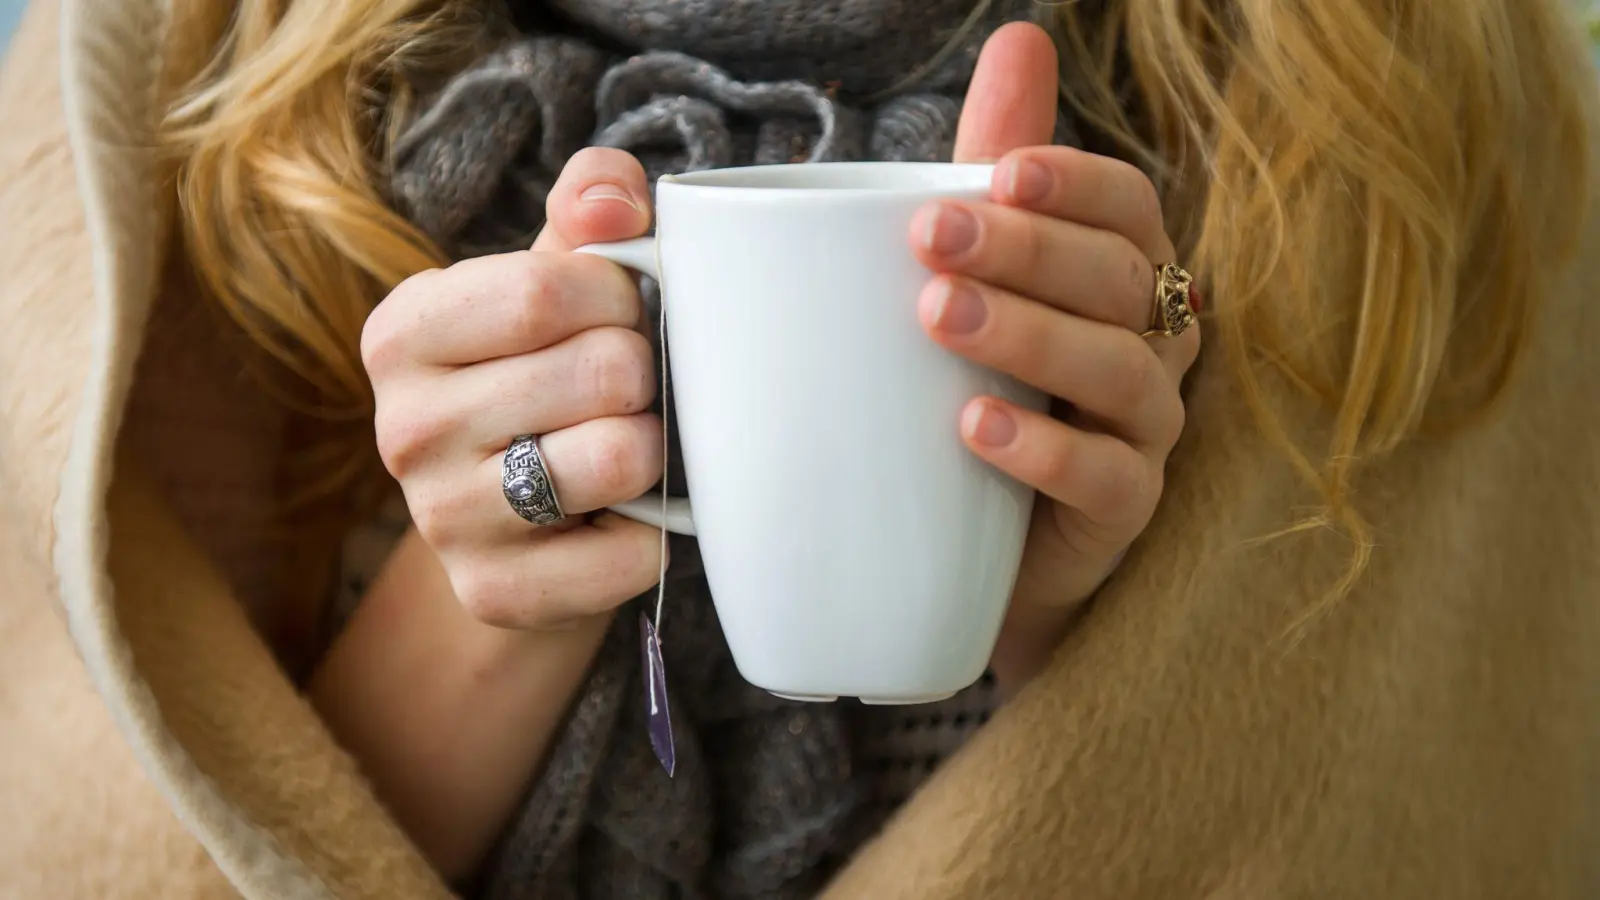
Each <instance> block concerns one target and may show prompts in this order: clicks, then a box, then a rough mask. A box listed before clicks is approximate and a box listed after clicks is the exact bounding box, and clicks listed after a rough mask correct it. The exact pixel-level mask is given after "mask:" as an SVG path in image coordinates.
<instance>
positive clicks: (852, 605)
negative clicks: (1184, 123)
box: [581, 163, 1045, 704]
mask: <svg viewBox="0 0 1600 900" xmlns="http://www.w3.org/2000/svg"><path fill="white" fill-rule="evenodd" d="M991 174H992V167H989V166H979V165H956V164H941V163H820V164H802V165H781V166H754V167H748V168H741V169H720V170H713V171H704V172H695V173H692V174H688V175H669V176H666V177H663V178H662V179H661V180H660V182H659V184H658V187H657V191H656V236H655V237H651V238H640V239H637V240H632V241H624V242H621V243H616V244H599V245H591V246H588V247H583V248H581V252H585V253H593V254H596V255H599V256H603V257H606V258H608V259H611V260H613V261H615V262H618V263H620V264H622V265H624V266H628V267H630V268H633V269H636V270H638V271H641V272H644V273H647V274H649V275H650V276H651V277H653V278H655V279H656V280H657V281H658V282H660V284H661V290H662V298H663V300H662V302H663V303H664V304H665V306H666V319H667V338H668V341H667V347H668V355H669V360H670V367H671V376H672V386H673V397H674V415H675V416H676V421H677V425H678V431H679V437H680V440H681V444H682V452H683V463H684V468H685V472H686V475H687V478H688V488H689V494H690V497H691V500H692V512H691V507H690V502H688V501H683V500H680V499H676V498H674V499H673V500H671V501H669V502H668V503H667V504H666V510H667V512H666V517H665V520H664V521H663V519H662V509H663V503H662V499H661V497H660V496H659V495H655V496H647V497H643V498H640V499H639V500H635V501H633V502H631V503H626V504H622V505H620V506H618V507H616V509H617V511H618V512H621V513H623V514H624V515H627V516H629V517H631V518H634V519H637V520H639V521H643V522H647V523H650V524H653V525H656V526H658V527H666V528H668V529H670V530H671V531H674V532H677V533H679V534H691V535H696V536H697V537H698V538H699V543H700V553H701V556H702V558H703V560H704V563H705V573H706V578H707V581H708V583H709V585H710V588H711V596H712V600H713V602H714V603H715V605H716V609H717V615H718V618H720V619H721V620H722V628H723V632H724V634H725V635H726V637H727V640H728V645H729V647H730V648H731V649H732V651H733V658H734V661H735V663H736V664H737V665H738V668H739V672H740V673H741V674H742V675H743V676H744V677H745V678H746V679H747V680H749V681H750V683H752V684H754V685H756V686H758V687H761V688H764V689H766V690H768V691H770V692H772V693H774V694H778V695H781V696H785V697H790V698H796V699H804V700H819V701H826V700H833V699H836V698H838V697H840V696H851V697H859V698H860V699H861V700H862V702H865V703H884V704H891V703H924V702H929V701H932V700H938V699H942V698H944V697H946V696H949V695H951V694H953V693H955V692H957V691H959V690H960V689H962V688H964V687H966V686H967V685H970V684H972V683H973V682H974V681H976V680H977V679H978V678H979V677H980V676H981V675H982V674H983V671H984V668H985V667H986V665H987V663H988V659H989V656H990V654H991V653H992V651H993V648H994V643H995V639H996V637H997V635H998V633H999V629H1000V623H1001V620H1002V618H1003V617H1004V615H1005V611H1006V606H1007V604H1008V603H1009V601H1010V597H1011V591H1012V588H1013V586H1014V584H1015V581H1016V576H1017V568H1018V564H1019V562H1020V559H1021V555H1022V547H1023V539H1024V536H1025V535H1026V532H1027V528H1028V521H1029V513H1030V512H1031V510H1032V506H1033V497H1034V494H1033V491H1032V490H1030V489H1029V488H1027V487H1025V486H1024V485H1022V484H1020V483H1019V482H1017V481H1015V480H1013V479H1011V478H1009V477H1008V476H1006V475H1003V474H1002V473H1000V472H999V471H998V470H996V469H994V468H993V467H992V466H990V465H988V464H987V463H985V462H983V461H982V460H980V459H978V458H977V457H976V456H974V455H972V453H971V452H970V451H969V450H968V449H967V448H966V447H965V445H963V443H962V442H961V439H960V433H959V431H958V421H959V416H960V411H961V409H962V407H963V406H964V405H965V404H966V403H967V402H968V401H969V400H971V399H972V398H974V397H977V396H979V395H993V396H999V397H1003V398H1006V399H1009V400H1011V401H1012V402H1015V403H1018V404H1021V405H1023V406H1026V407H1029V408H1032V409H1043V408H1044V404H1045V398H1044V397H1043V395H1041V394H1040V393H1038V392H1037V391H1034V390H1032V389H1031V388H1027V387H1024V386H1022V385H1021V384H1019V383H1018V382H1016V381H1015V380H1013V379H1011V378H1009V377H1006V376H1002V375H1000V374H998V373H996V372H994V371H992V370H989V369H986V368H984V367H982V366H979V365H976V364H974V363H971V362H969V361H967V360H964V359H962V358H960V357H958V356H956V355H954V354H952V353H950V352H949V351H947V350H945V349H943V348H941V347H939V346H938V345H937V344H935V343H934V342H933V340H932V339H930V338H929V337H928V335H927V334H926V333H925V332H924V331H923V329H922V326H921V325H920V324H919V321H918V318H917V312H916V304H917V297H918V295H919V294H920V293H921V292H922V290H923V288H924V287H925V286H926V285H927V283H928V281H929V279H930V278H931V277H932V273H930V272H929V271H928V270H927V269H926V268H924V267H923V266H922V265H921V264H920V263H918V262H917V260H916V258H915V257H914V256H913V255H912V251H911V246H910V226H911V219H912V216H913V214H914V213H915V212H916V210H917V209H918V208H920V207H921V206H923V205H924V204H926V203H927V202H929V201H931V200H934V199H937V198H959V199H972V200H976V199H980V198H982V197H984V196H986V195H987V194H988V190H989V182H990V177H991ZM671 617H672V616H671V608H670V607H669V608H668V609H667V610H666V621H667V624H666V627H667V628H668V629H670V628H671Z"/></svg>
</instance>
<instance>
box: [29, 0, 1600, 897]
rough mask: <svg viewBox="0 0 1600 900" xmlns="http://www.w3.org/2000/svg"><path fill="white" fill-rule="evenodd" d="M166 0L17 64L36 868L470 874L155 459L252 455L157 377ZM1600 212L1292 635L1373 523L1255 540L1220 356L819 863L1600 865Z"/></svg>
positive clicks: (1318, 889)
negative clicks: (1527, 328)
mask: <svg viewBox="0 0 1600 900" xmlns="http://www.w3.org/2000/svg"><path fill="white" fill-rule="evenodd" d="M166 19H167V9H166V6H165V4H164V3H163V2H161V0H122V2H119V3H99V2H93V0H40V2H37V3H35V4H34V8H33V9H32V11H31V12H30V14H29V16H28V19H27V21H26V24H25V25H24V28H23V30H22V32H21V33H20V34H19V36H18V37H17V38H16V41H15V43H14V44H13V46H12V49H11V51H10V54H9V58H8V59H7V60H6V68H5V73H4V76H3V80H0V121H4V122H5V123H6V126H7V127H6V128H5V129H3V130H0V231H3V239H0V322H3V323H4V325H5V327H4V328H0V485H3V487H4V489H3V490H0V586H3V587H0V812H3V815H0V897H6V898H10V897H27V898H38V897H51V898H57V897H60V898H124V897H127V898H156V897H160V898H176V900H189V898H213V897H228V896H235V895H242V896H246V897H251V898H300V897H307V898H327V897H340V898H384V900H392V898H442V897H447V896H449V892H448V890H447V888H446V887H445V886H444V885H443V884H441V883H440V881H439V880H438V879H437V878H436V877H435V876H434V875H433V874H432V872H431V871H430V870H429V868H428V867H427V865H426V864H425V863H424V862H423V860H422V859H421V858H420V856H419V855H418V854H417V852H416V850H415V849H414V848H413V847H412V846H411V845H410V844H409V843H408V842H407V841H406V840H405V838H404V837H403V835H402V834H401V833H400V831H399V829H398V828H397V827H396V826H395V825H394V824H393V822H392V821H391V820H390V819H389V818H388V817H387V816H386V814H385V813H384V811H383V809H382V807H381V806H380V805H379V804H378V803H377V802H376V801H375V800H374V798H373V796H372V795H371V793H370V791H369V789H368V788H367V786H366V785H365V784H364V782H363V781H362V779H361V777H360V775H359V772H358V770H357V768H356V766H355V765H354V764H353V763H352V761H351V760H349V759H348V758H347V757H346V756H345V755H344V754H342V753H341V752H340V751H339V750H338V748H337V746H336V745H335V744H334V742H333V741H332V739H331V738H330V737H329V736H328V734H327V733H326V731H325V730H324V729H323V728H322V727H321V726H320V725H319V723H318V721H317V718H316V716H315V715H314V714H313V712H312V711H311V709H310V708H309V707H308V705H307V704H306V703H305V702H304V701H303V700H302V699H301V698H300V697H299V696H298V694H297V693H296V691H295V689H294V687H293V685H292V684H291V683H290V682H289V680H288V679H286V678H285V677H284V676H283V674H282V670H281V669H280V667H279V664H278V662H277V661H276V660H275V658H274V656H273V654H272V653H271V652H270V651H269V649H268V646H267V643H266V641H265V640H264V639H263V637H262V635H263V633H266V632H267V631H269V629H267V628H265V627H263V626H262V625H261V624H260V623H261V621H262V619H263V615H258V616H257V617H256V619H255V620H254V621H252V618H251V616H249V615H247V613H246V603H245V602H244V601H245V599H246V598H243V597H241V596H239V595H238V592H236V591H234V590H233V589H232V588H230V587H229V578H228V577H226V573H224V572H223V571H221V570H220V569H219V568H218V567H217V566H216V565H215V564H214V563H213V562H212V561H211V559H212V555H211V552H210V551H208V550H207V549H206V547H207V541H208V540H211V539H212V538H209V537H207V536H204V535H200V536H197V535H194V534H192V533H190V532H189V531H188V530H186V529H185V528H184V527H183V526H182V524H181V520H180V518H179V517H178V516H177V514H176V513H175V512H174V504H175V501H176V498H177V497H178V496H179V495H180V491H179V490H178V488H177V487H175V486H174V485H173V484H172V483H171V478H170V477H158V476H157V475H155V474H153V473H154V472H155V470H156V469H157V468H158V465H157V463H156V462H154V461H153V460H156V459H158V458H159V457H160V456H161V454H159V453H156V454H154V455H152V451H151V448H152V447H155V448H160V449H164V450H165V451H166V452H167V453H169V454H171V455H172V456H173V457H175V458H179V459H187V458H193V459H195V460H198V461H202V462H203V461H204V460H205V459H208V458H210V459H213V460H214V459H215V457H214V455H211V454H197V453H195V452H194V448H191V447H186V446H181V445H179V444H178V443H177V442H174V441H169V443H168V446H166V447H165V448H161V444H160V440H159V437H160V436H159V434H154V435H153V434H152V432H151V430H150V428H149V427H148V426H147V425H146V426H141V425H140V419H139V416H138V413H137V410H138V408H139V407H138V406H137V404H133V403H132V402H131V398H132V397H134V396H136V395H137V394H138V389H139V386H140V384H141V383H147V382H148V379H150V378H152V377H155V376H154V374H153V373H155V372H158V371H159V370H160V369H161V367H162V366H163V365H166V364H168V363H169V362H170V360H169V359H168V358H169V357H170V356H171V354H160V353H151V352H148V351H150V348H153V347H161V346H169V345H170V344H171V342H172V341H174V340H175V338H174V337H173V335H175V334H180V333H181V330H180V327H179V323H181V322H183V321H184V320H185V313H186V311H191V310H192V309H193V308H194V305H195V301H194V299H193V296H192V294H190V293H188V292H186V291H184V290H183V289H182V284H181V281H180V280H177V279H169V278H166V277H164V274H163V273H164V262H165V261H166V260H167V259H168V258H169V254H170V253H171V252H172V249H173V245H172V241H171V237H172V236H171V230H170V226H171V214H170V213H171V209H172V203H171V200H170V198H169V197H168V196H166V189H165V188H164V187H163V185H164V184H165V182H164V180H163V178H162V172H161V171H160V170H159V169H158V168H157V166H156V161H155V157H154V156H153V154H152V153H151V152H150V151H149V149H148V148H149V147H150V146H151V142H150V136H151V133H152V127H153V124H154V122H155V116H156V108H155V104H154V98H155V96H156V92H157V87H158V84H159V81H160V79H161V77H162V71H161V68H160V61H161V60H162V59H163V56H164V52H165V41H166V40H167V35H166V24H167V22H166ZM1590 232H1591V233H1590V234H1589V236H1588V238H1587V239H1586V241H1585V245H1584V247H1583V248H1582V251H1581V253H1580V255H1579V257H1578V259H1579V263H1578V264H1577V265H1576V267H1575V268H1574V269H1573V270H1572V271H1570V272H1568V273H1565V274H1564V275H1563V279H1564V281H1563V289H1562V290H1561V291H1560V292H1559V294H1558V296H1556V297H1555V298H1554V300H1553V302H1552V304H1551V305H1550V307H1549V308H1548V310H1547V312H1546V315H1545V316H1544V318H1543V319H1542V324H1541V326H1540V329H1539V331H1538V332H1537V334H1536V335H1535V338H1534V347H1533V352H1532V353H1531V354H1530V357H1529V363H1528V365H1527V366H1526V367H1525V368H1524V370H1523V371H1522V373H1521V375H1520V377H1519V379H1518V381H1517V383H1516V386H1515V388H1514V390H1513V392H1512V395H1511V396H1509V397H1508V398H1507V402H1506V403H1505V404H1504V405H1503V406H1502V407H1501V408H1500V409H1499V411H1498V412H1497V414H1496V415H1495V416H1494V417H1493V418H1492V419H1491V420H1489V421H1487V422H1486V423H1484V424H1483V425H1481V426H1479V427H1477V428H1476V429H1475V430H1473V431H1471V432H1468V433H1466V434H1464V435H1459V436H1455V437H1452V438H1449V439H1447V440H1418V441H1415V442H1413V443H1412V444H1410V445H1408V446H1407V447H1406V448H1404V449H1403V450H1402V451H1401V452H1399V453H1398V454H1397V455H1395V456H1394V457H1393V458H1391V459H1389V460H1387V461H1385V462H1384V463H1382V464H1381V465H1380V466H1377V467H1376V468H1375V469H1374V470H1373V471H1371V472H1370V474H1369V475H1368V476H1367V477H1366V478H1365V479H1364V480H1363V482H1362V484H1361V493H1360V497H1361V502H1362V503H1363V504H1364V506H1365V507H1366V510H1367V512H1368V514H1369V515H1370V516H1371V517H1372V519H1373V520H1374V522H1375V523H1376V524H1377V526H1378V528H1379V529H1380V534H1381V538H1382V541H1381V546H1380V548H1379V550H1378V553H1377V556H1376V558H1375V561H1374V564H1373V567H1372V570H1371V572H1370V573H1369V574H1368V576H1367V577H1366V578H1365V579H1364V580H1363V581H1362V583H1361V586H1360V588H1359V590H1358V591H1357V592H1356V593H1355V594H1354V595H1353V596H1352V597H1350V598H1349V600H1347V601H1346V602H1345V603H1344V604H1343V605H1341V606H1340V607H1339V608H1338V609H1337V610H1336V611H1335V612H1334V613H1333V614H1332V615H1331V616H1330V617H1329V618H1328V619H1327V620H1326V621H1324V622H1323V623H1322V624H1321V625H1320V626H1319V627H1318V628H1317V629H1315V630H1314V631H1312V632H1311V633H1310V635H1309V636H1308V637H1307V638H1306V639H1305V640H1304V641H1302V642H1301V643H1299V644H1297V645H1293V646H1289V645H1286V644H1284V643H1283V642H1282V641H1281V640H1280V638H1281V637H1282V635H1283V633H1284V630H1285V628H1286V627H1287V626H1288V625H1289V624H1290V622H1291V621H1292V620H1293V617H1294V615H1295V614H1296V612H1298V611H1299V610H1301V609H1303V608H1304V605H1305V604H1306V603H1308V602H1310V600H1311V599H1312V598H1314V597H1315V596H1317V595H1318V594H1319V593H1320V591H1322V590H1323V589H1324V588H1325V587H1326V586H1327V585H1328V584H1329V583H1331V581H1332V580H1333V579H1334V578H1336V577H1337V574H1338V572H1339V570H1340V567H1341V566H1342V565H1343V563H1344V560H1345V555H1346V552H1347V550H1348V547H1347V546H1345V545H1344V544H1343V543H1342V542H1341V541H1340V540H1339V539H1338V538H1337V537H1335V536H1332V535H1324V534H1308V535H1304V536H1301V537H1298V538H1292V539H1284V540H1278V541H1273V542H1267V543H1261V542H1256V541H1253V539H1254V538H1257V537H1259V536H1261V535H1264V534H1268V533H1271V532H1273V531H1275V530H1277V529H1278V528H1280V527H1282V526H1283V525H1284V524H1285V523H1286V522H1287V521H1289V517H1290V516H1291V515H1292V514H1293V510H1294V509H1295V508H1297V507H1300V506H1303V505H1304V504H1305V503H1307V502H1308V501H1309V499H1310V498H1308V497H1307V496H1306V495H1305V494H1304V491H1303V488H1302V487H1301V486H1300V484H1299V482H1298V481H1297V479H1296V477H1295V475H1294V473H1293V472H1292V471H1290V469H1289V467H1288V465H1287V464H1286V463H1285V462H1284V461H1283V459H1282V458H1281V456H1280V455H1279V454H1278V452H1277V451H1275V450H1274V449H1273V448H1271V447H1269V446H1267V445H1266V443H1265V442H1264V441H1263V440H1262V439H1261V438H1259V437H1258V436H1257V434H1256V432H1255V430H1254V429H1253V428H1252V427H1251V426H1250V424H1249V418H1248V415H1247V413H1246V410H1245V409H1244V408H1243V407H1242V405H1241V403H1240V400H1239V398H1238V395H1237V392H1236V391H1234V390H1233V389H1232V385H1231V384H1230V383H1229V378H1228V375H1227V372H1226V369H1225V368H1224V367H1223V366H1221V365H1217V364H1215V363H1214V357H1212V358H1210V359H1206V360H1202V363H1201V365H1200V367H1199V370H1198V371H1197V373H1196V374H1195V375H1194V376H1193V384H1192V385H1191V392H1190V396H1189V410H1190V421H1191V427H1190V430H1189V433H1188V435H1187V436H1186V438H1185V440H1184V442H1183V443H1182V445H1181V446H1180V447H1179V449H1178V451H1177V454H1176V455H1175V457H1174V459H1173V461H1172V466H1171V476H1170V481H1169V483H1168V486H1167V496H1166V498H1165V500H1164V503H1163V506H1162V510H1161V512H1160V513H1159V515H1158V517H1157V519H1156V521H1155V522H1154V524H1153V525H1152V526H1151V528H1150V530H1149V531H1148V532H1147V534H1146V535H1145V537H1144V539H1142V540H1141V541H1140V543H1139V544H1138V545H1137V546H1136V547H1135V549H1134V551H1133V552H1132V553H1131V554H1130V556H1129V557H1128V559H1127V560H1126V562H1125V563H1124V565H1123V567H1122V568H1121V570H1120V571H1119V572H1118V574H1117V575H1116V577H1115V578H1114V580H1113V581H1112V582H1111V583H1110V584H1108V585H1107V587H1106V588H1105V590H1104V591H1103V592H1102V593H1101V594H1100V595H1099V597H1098V598H1097V600H1096V602H1095V603H1094V605H1093V606H1092V608H1090V609H1089V610H1088V611H1087V612H1086V614H1085V615H1084V616H1083V617H1082V619H1081V622H1080V624H1078V625H1077V626H1076V628H1075V629H1074V631H1073V632H1072V633H1071V635H1070V636H1069V637H1068V639H1067V640H1066V641H1065V643H1064V644H1063V646H1062V647H1061V649H1060V652H1059V653H1058V654H1057V656H1056V658H1055V660H1054V662H1053V663H1052V665H1051V666H1050V667H1049V668H1048V669H1047V671H1046V672H1044V673H1043V674H1042V675H1041V676H1040V677H1039V678H1038V679H1036V680H1035V682H1034V683H1033V684H1032V685H1031V686H1030V687H1028V688H1027V689H1026V690H1025V691H1024V692H1023V693H1022V694H1021V696H1019V697H1018V698H1017V699H1016V700H1014V701H1013V702H1012V703H1011V704H1009V705H1008V706H1007V707H1006V708H1004V709H1003V710H1002V711H1001V712H1000V713H999V714H998V715H996V717H995V718H994V719H993V720H992V721H991V722H990V723H989V724H988V725H987V726H986V727H985V728H983V729H982V730H981V731H980V732H979V733H978V734H977V735H976V736H975V737H974V738H973V739H972V741H971V742H969V743H968V745H967V746H966V747H965V748H964V749H963V750H962V752H961V753H960V754H958V755H957V756H956V757H955V758H954V759H952V760H951V761H950V762H949V763H947V764H946V765H945V766H944V767H943V769H942V770H940V771H939V772H938V773H936V775H935V776H934V777H933V778H932V780H931V781H930V782H929V783H928V784H927V785H926V786H925V787H924V789H923V790H922V791H921V792H920V793H919V794H918V795H917V796H916V797H915V798H913V799H912V801H911V802H910V803H908V804H907V805H906V806H905V807H903V808H902V809H901V810H900V812H899V814H898V815H897V816H896V817H895V818H894V820H893V821H891V822H890V823H889V824H888V825H887V826H886V828H885V830H884V831H883V832H882V834H881V835H880V836H879V837H878V838H876V839H875V840H874V841H873V842H872V843H871V844H870V845H868V846H867V847H866V848H865V849H864V850H863V851H862V852H861V853H860V854H859V855H858V856H857V858H856V859H855V860H854V861H853V862H852V864H851V865H850V866H849V867H847V868H846V869H845V870H844V871H843V872H842V873H841V874H840V875H839V876H838V877H837V878H836V879H835V881H834V882H833V883H832V885H831V886H830V887H829V888H828V889H827V891H826V892H825V893H824V895H823V896H824V898H826V900H868V898H870V900H913V898H915V900H968V898H972V900H976V898H994V897H998V898H1037V897H1071V898H1078V900H1095V898H1168V897H1190V896H1206V897H1211V898H1246V897H1250V898H1255V897H1352V898H1370V897H1402V898H1410V897H1416V898H1433V897H1452V898H1475V897H1485V898H1487V897H1516V898H1574V900H1576V898H1590V897H1595V896H1600V852H1596V848H1597V847H1600V417H1597V416H1595V415H1594V400H1593V399H1592V398H1593V385H1594V384H1595V383H1596V382H1597V381H1600V353H1596V352H1595V350H1594V348H1595V347H1596V346H1600V313H1597V312H1596V311H1595V309H1596V308H1595V305H1594V303H1593V298H1594V297H1595V296H1596V294H1597V291H1600V223H1597V225H1596V226H1591V229H1590ZM1219 302H1220V301H1219ZM162 342H167V343H165V344H163V343H162ZM1217 350H1218V347H1217V344H1216V342H1215V341H1213V342H1212V345H1211V346H1210V347H1209V348H1208V350H1207V353H1208V354H1215V353H1216V352H1217ZM198 352H199V351H197V353H198ZM142 353H145V354H146V355H145V358H144V362H143V364H141V363H140V358H141V354H142ZM201 358H204V357H203V356H196V357H194V358H193V359H201ZM193 359H191V360H190V362H192V361H193ZM221 365H222V366H223V368H222V369H221V370H220V374H222V375H228V374H230V373H229V371H228V370H227V368H226V361H225V360H224V361H223V362H222V363H221ZM189 381H191V382H192V379H189ZM1279 390H1282V391H1283V392H1284V394H1283V396H1285V397H1288V396H1290V395H1289V394H1288V389H1287V388H1286V387H1284V388H1279ZM1319 427H1320V425H1319V423H1318V422H1317V420H1316V419H1315V417H1314V416H1312V415H1310V414H1309V413H1308V414H1307V415H1306V418H1305V421H1302V422H1299V423H1296V425H1295V428H1296V429H1297V430H1298V432H1299V433H1300V434H1301V435H1302V436H1313V435H1315V433H1316V430H1317V429H1318V428H1319ZM140 435H142V437H141V436H140ZM141 446H142V447H143V448H144V449H140V447H141ZM224 463H226V460H224ZM174 471H177V472H179V473H180V474H182V472H183V471H184V469H183V467H178V468H176V469H174ZM196 477H198V475H197V476H196ZM240 515H241V516H244V515H245V513H244V512H241V513H240ZM248 526H249V523H248V522H247V521H243V520H242V521H241V523H240V528H239V529H238V530H237V531H236V532H234V534H236V535H247V534H249V527H248ZM238 539H242V538H238ZM264 617H265V618H266V619H269V620H270V618H271V616H270V611H269V613H268V614H264Z"/></svg>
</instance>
